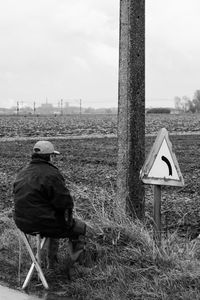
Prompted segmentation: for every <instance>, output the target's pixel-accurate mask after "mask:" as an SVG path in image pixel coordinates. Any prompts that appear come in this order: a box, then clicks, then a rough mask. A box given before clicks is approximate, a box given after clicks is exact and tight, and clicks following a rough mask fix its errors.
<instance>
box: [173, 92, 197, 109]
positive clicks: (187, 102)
mask: <svg viewBox="0 0 200 300" xmlns="http://www.w3.org/2000/svg"><path fill="white" fill-rule="evenodd" d="M174 106H175V109H177V110H179V111H183V112H192V113H198V112H200V90H196V91H195V93H194V96H193V99H192V100H191V99H190V98H189V97H188V96H183V97H178V96H176V97H174Z"/></svg>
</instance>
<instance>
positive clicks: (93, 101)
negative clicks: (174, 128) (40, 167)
mask: <svg viewBox="0 0 200 300" xmlns="http://www.w3.org/2000/svg"><path fill="white" fill-rule="evenodd" d="M199 12H200V1H199V0H190V1H189V0H146V103H147V105H149V104H151V103H159V105H160V104H162V105H163V106H168V104H169V103H172V104H173V99H174V97H175V96H180V97H182V96H185V95H186V96H189V97H190V98H192V97H193V94H194V92H195V90H196V89H200V41H199V33H200V17H199ZM0 37H1V42H0V106H7V107H8V106H11V105H16V102H17V101H20V102H21V103H22V102H23V105H26V104H30V105H33V102H34V101H35V102H36V105H37V104H38V105H39V104H40V103H42V102H45V101H46V99H47V100H48V102H50V103H53V104H55V105H57V103H58V101H59V100H60V99H63V100H64V101H69V102H70V103H71V104H73V103H74V104H75V103H78V102H79V99H82V104H83V106H85V107H88V106H94V107H100V106H101V107H102V106H107V107H108V106H117V97H118V45H119V43H118V37H119V0H17V1H16V0H6V1H3V0H0ZM159 99H160V100H159ZM155 100H156V101H157V102H155ZM158 100H159V102H158ZM153 101H154V102H153Z"/></svg>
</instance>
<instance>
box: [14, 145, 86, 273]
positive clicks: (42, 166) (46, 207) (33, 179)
mask: <svg viewBox="0 0 200 300" xmlns="http://www.w3.org/2000/svg"><path fill="white" fill-rule="evenodd" d="M59 154H60V153H59V152H58V151H55V150H54V146H53V144H52V143H51V142H49V141H39V142H37V143H36V144H35V145H34V147H33V154H32V159H31V161H30V163H29V164H28V165H27V166H26V167H25V168H23V169H22V170H21V171H20V172H19V173H18V174H17V177H16V180H15V182H14V185H13V193H14V220H15V223H16V225H17V227H18V228H19V229H20V230H21V231H23V232H24V233H29V234H32V233H35V232H39V233H40V234H41V236H45V237H50V239H49V245H48V268H50V269H52V268H54V267H55V263H56V262H57V252H58V246H59V239H60V238H69V250H70V251H69V254H70V256H71V259H72V261H76V260H77V259H78V258H79V255H80V254H81V253H82V252H83V250H84V236H85V233H86V225H85V223H83V222H81V221H79V220H77V219H74V218H73V207H74V202H73V199H72V196H71V195H70V192H69V190H68V189H67V187H66V186H65V181H64V178H63V176H62V175H61V173H60V172H59V170H58V168H57V167H56V166H55V165H53V164H52V158H53V157H54V156H55V155H59Z"/></svg>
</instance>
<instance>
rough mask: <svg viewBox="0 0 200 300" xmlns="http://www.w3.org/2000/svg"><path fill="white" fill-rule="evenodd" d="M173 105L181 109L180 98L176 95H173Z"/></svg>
mask: <svg viewBox="0 0 200 300" xmlns="http://www.w3.org/2000/svg"><path fill="white" fill-rule="evenodd" d="M174 107H175V109H177V110H181V109H182V107H181V98H180V97H178V96H176V97H174Z"/></svg>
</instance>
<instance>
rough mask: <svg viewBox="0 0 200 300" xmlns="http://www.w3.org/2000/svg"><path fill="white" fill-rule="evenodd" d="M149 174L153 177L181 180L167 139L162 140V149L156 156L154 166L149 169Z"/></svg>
mask: <svg viewBox="0 0 200 300" xmlns="http://www.w3.org/2000/svg"><path fill="white" fill-rule="evenodd" d="M148 176H149V177H153V178H166V179H175V180H179V176H178V173H177V170H176V167H175V165H174V161H173V158H172V156H171V153H170V151H169V148H168V145H167V142H166V140H165V139H164V140H163V142H162V145H161V147H160V150H159V152H158V154H157V156H156V159H155V161H154V163H153V166H152V168H151V169H150V171H149V175H148Z"/></svg>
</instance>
